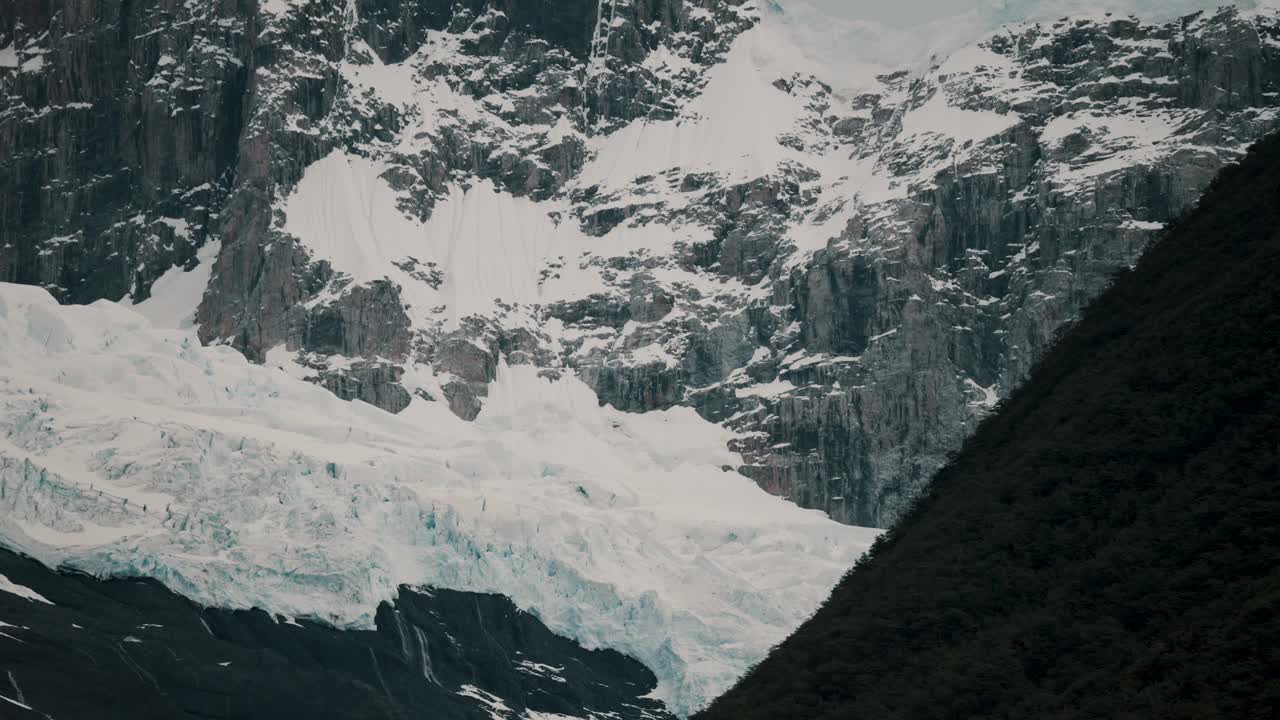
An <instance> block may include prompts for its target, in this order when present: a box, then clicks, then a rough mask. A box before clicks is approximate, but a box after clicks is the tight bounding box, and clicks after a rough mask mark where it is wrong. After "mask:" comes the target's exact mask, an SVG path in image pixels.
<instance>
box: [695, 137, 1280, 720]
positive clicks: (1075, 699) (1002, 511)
mask: <svg viewBox="0 0 1280 720" xmlns="http://www.w3.org/2000/svg"><path fill="white" fill-rule="evenodd" d="M1278 561H1280V137H1275V136H1273V137H1271V138H1269V139H1266V140H1264V141H1262V142H1260V143H1259V144H1257V145H1256V146H1255V147H1254V148H1253V149H1252V151H1251V152H1250V154H1249V155H1248V156H1247V157H1246V158H1245V159H1244V160H1243V161H1242V162H1241V164H1240V165H1238V166H1236V167H1232V168H1230V169H1228V170H1226V171H1224V172H1223V173H1222V174H1221V175H1220V177H1219V178H1218V179H1217V180H1215V181H1214V183H1213V184H1212V186H1211V187H1210V189H1209V191H1208V192H1207V194H1206V195H1205V197H1204V198H1203V200H1202V201H1201V203H1200V205H1199V207H1198V209H1196V210H1195V211H1194V212H1191V213H1190V214H1188V215H1187V216H1185V217H1183V218H1182V219H1180V220H1179V221H1178V222H1176V223H1175V224H1174V225H1173V226H1171V227H1170V228H1169V230H1168V231H1167V232H1166V233H1165V235H1164V237H1163V238H1162V239H1161V240H1160V241H1159V242H1158V243H1157V244H1156V245H1155V246H1154V247H1153V248H1152V249H1151V250H1150V251H1149V252H1148V253H1147V255H1146V256H1145V257H1144V258H1143V259H1142V261H1141V262H1140V263H1139V264H1138V266H1137V267H1136V268H1135V269H1134V270H1132V271H1125V272H1122V273H1121V274H1120V275H1119V276H1118V277H1117V278H1116V281H1115V283H1114V285H1113V286H1112V287H1111V289H1110V290H1108V291H1107V292H1106V293H1105V294H1104V295H1103V296H1102V297H1101V298H1099V299H1098V300H1097V301H1096V302H1095V303H1093V305H1092V306H1090V307H1089V309H1088V310H1087V311H1086V312H1085V313H1084V315H1083V317H1082V318H1081V320H1080V321H1079V322H1078V323H1077V324H1076V325H1075V326H1074V327H1073V328H1072V329H1071V330H1070V331H1069V332H1067V333H1065V334H1064V336H1063V337H1062V338H1061V340H1060V341H1059V343H1058V344H1057V346H1056V348H1055V350H1053V351H1052V352H1051V353H1050V354H1049V355H1048V356H1047V357H1045V358H1044V359H1043V361H1041V362H1040V364H1039V365H1038V367H1037V368H1036V369H1035V370H1034V372H1033V373H1032V375H1031V377H1030V379H1029V381H1028V382H1027V383H1026V385H1025V386H1024V387H1023V388H1022V389H1021V390H1020V391H1018V392H1016V393H1015V394H1014V395H1013V396H1012V397H1010V398H1009V400H1008V401H1007V402H1005V403H1004V404H1003V406H1002V407H1001V408H1000V410H999V412H997V413H996V414H995V415H993V416H992V417H991V418H990V419H988V420H987V421H986V422H985V423H984V424H983V426H982V427H981V428H980V429H979V431H978V432H977V434H976V435H975V436H974V437H973V438H972V439H971V440H970V441H969V442H968V443H967V444H966V445H965V447H964V449H963V451H962V452H961V453H959V455H958V456H957V457H955V458H954V460H953V461H952V462H951V463H950V464H949V465H948V466H947V467H946V468H945V469H944V470H943V471H942V472H941V473H940V474H939V475H938V476H937V478H936V480H935V482H934V484H933V486H932V489H931V491H930V493H929V495H928V496H927V497H926V498H924V499H922V500H921V501H920V502H919V504H918V505H917V506H916V507H915V509H914V510H913V511H912V512H911V513H910V514H909V515H908V516H907V517H906V518H905V519H904V520H903V522H901V523H900V524H899V525H898V526H897V527H896V528H895V529H894V530H892V531H891V532H889V533H888V534H887V535H886V536H885V537H884V538H883V539H882V541H881V542H880V543H878V544H877V546H876V547H875V548H874V549H873V550H872V552H871V553H869V554H868V556H867V557H866V558H864V559H863V560H862V561H861V562H860V563H859V564H858V566H857V567H856V568H854V570H852V571H851V572H850V573H849V574H848V575H847V576H846V577H845V579H844V580H843V581H842V582H841V584H840V585H839V587H837V588H836V590H835V591H834V593H833V595H832V597H831V598H830V599H829V600H828V602H827V604H826V605H825V606H824V607H823V608H822V609H821V610H820V611H819V612H818V613H817V614H816V615H815V616H814V617H813V618H812V619H811V620H810V621H809V622H808V623H806V624H805V625H804V626H803V627H801V628H800V629H799V630H798V631H797V632H796V633H795V634H794V635H793V636H792V637H791V638H790V639H788V640H787V641H786V642H785V643H783V644H782V645H781V646H780V647H778V648H777V649H776V650H775V651H774V652H773V654H771V655H770V656H769V658H768V659H766V660H765V661H764V662H763V663H761V664H760V665H759V666H758V667H757V668H755V669H754V670H753V671H752V672H751V673H750V674H749V675H748V676H747V677H746V678H745V679H744V680H742V681H741V682H740V683H739V685H738V686H737V687H736V688H734V689H733V690H732V691H730V692H729V693H727V694H726V695H725V696H723V697H722V698H720V699H719V700H717V701H716V702H715V703H714V705H713V706H712V707H711V708H710V709H708V710H707V711H705V712H704V713H703V714H702V715H701V716H700V717H701V718H704V719H705V720H720V719H722V718H723V719H733V720H750V719H751V718H770V719H774V720H776V719H779V718H847V717H848V718H853V717H856V718H865V719H867V720H890V719H892V718H1037V719H1040V720H1045V719H1048V718H1135V719H1136V718H1144V719H1145V718H1197V719H1202V718H1233V719H1234V718H1275V717H1280V681H1277V680H1276V677H1277V672H1278V669H1280V562H1278Z"/></svg>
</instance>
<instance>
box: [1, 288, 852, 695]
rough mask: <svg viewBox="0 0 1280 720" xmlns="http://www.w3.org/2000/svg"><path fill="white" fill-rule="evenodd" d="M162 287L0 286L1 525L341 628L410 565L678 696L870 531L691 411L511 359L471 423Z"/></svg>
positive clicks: (825, 576)
mask: <svg viewBox="0 0 1280 720" xmlns="http://www.w3.org/2000/svg"><path fill="white" fill-rule="evenodd" d="M191 272H193V273H194V272H199V269H198V268H197V269H196V270H192V271H191ZM190 282H191V279H185V281H184V279H183V278H181V277H177V278H173V279H172V281H171V282H170V283H167V285H168V286H171V287H172V288H174V290H173V292H174V293H175V296H182V294H183V293H189V289H188V286H189V284H190ZM186 296H187V297H189V294H188V295H186ZM166 302H173V298H166V297H165V296H164V295H163V293H162V294H161V295H159V296H155V297H153V298H152V299H150V300H148V301H146V302H144V303H142V304H140V305H138V306H137V307H129V306H126V305H124V304H115V303H111V302H107V301H99V302H96V303H94V304H92V305H87V306H60V305H58V304H57V303H56V302H55V301H54V299H53V298H52V297H51V296H50V295H49V294H48V293H47V292H46V291H45V290H43V289H40V288H35V287H30V286H20V285H11V284H0V428H3V435H0V536H2V537H3V538H4V542H5V544H6V545H8V546H10V547H12V548H15V549H18V550H21V551H24V552H27V553H28V554H31V555H32V556H34V557H36V558H38V559H40V560H42V561H43V562H46V563H48V564H51V565H52V564H58V563H65V564H68V565H70V566H73V567H76V568H78V569H81V570H84V571H86V572H90V573H94V574H98V575H103V576H108V575H110V576H130V575H143V576H149V577H154V578H156V579H158V580H160V581H162V582H163V583H165V584H166V585H167V586H169V587H170V588H172V589H173V590H175V591H177V592H179V593H182V594H184V595H186V596H188V597H191V598H192V599H194V600H196V601H198V602H201V603H204V604H207V605H214V606H221V607H232V608H247V607H260V608H263V609H266V610H268V611H270V612H273V613H278V614H280V615H284V616H287V617H310V618H315V619H319V620H323V621H327V622H329V623H332V624H334V625H337V626H342V627H347V626H351V627H368V626H369V625H370V624H371V622H372V616H373V613H374V610H375V608H376V606H377V604H378V603H379V602H380V601H383V600H387V599H389V598H391V597H392V596H393V595H394V593H395V592H396V588H397V587H398V586H399V585H401V584H408V585H413V586H432V587H441V588H448V589H455V590H466V591H475V592H492V593H501V594H504V595H507V596H509V597H511V598H512V599H513V601H514V602H516V604H517V605H519V606H520V607H522V608H524V609H527V610H529V611H530V612H533V613H535V614H536V615H537V616H538V617H539V618H540V619H541V620H542V621H543V622H544V623H546V624H547V625H548V626H549V627H550V628H552V629H553V630H555V631H557V632H561V633H563V634H565V635H568V636H570V637H573V638H575V639H576V640H578V641H579V642H581V643H582V644H583V645H585V646H587V647H609V648H613V649H617V650H619V651H621V652H625V653H627V654H630V655H632V656H633V657H636V658H637V659H639V660H641V661H642V662H644V663H645V664H646V665H648V666H649V667H650V668H651V669H652V670H653V671H654V672H655V674H656V675H657V676H658V677H659V680H660V684H659V687H658V689H657V690H656V691H655V694H656V696H658V697H659V698H660V699H662V700H664V701H665V702H667V703H668V705H669V707H671V708H672V710H673V711H675V712H677V713H681V714H687V713H689V712H691V711H693V710H695V709H697V708H699V707H700V706H702V705H703V704H704V703H705V702H706V701H707V700H709V699H710V698H711V697H713V696H715V695H716V694H718V693H719V692H721V691H723V690H724V689H726V688H727V687H728V686H729V685H730V684H731V683H732V682H733V681H734V680H735V679H736V678H737V677H738V676H739V675H740V674H741V673H742V672H743V671H744V670H745V669H746V668H747V667H748V666H749V665H751V664H752V663H754V662H756V661H758V660H759V659H760V658H762V657H764V655H765V654H766V652H767V651H768V649H769V647H770V646H771V645H773V644H775V643H777V642H779V641H780V640H782V639H783V638H784V637H785V636H786V635H787V634H788V633H789V632H790V631H791V630H792V629H793V628H794V627H796V626H797V625H798V624H799V623H800V622H801V621H802V620H803V619H804V618H805V617H807V616H808V615H809V614H810V613H811V612H812V611H813V610H814V609H816V608H817V606H818V605H819V603H820V602H821V601H822V600H823V599H824V598H825V596H826V594H827V592H828V591H829V590H830V588H831V587H832V586H833V585H834V584H835V583H836V581H837V580H838V579H839V578H840V577H841V575H842V574H843V573H844V572H845V570H846V569H847V568H848V567H849V566H850V565H851V564H852V563H853V562H854V561H855V560H856V559H857V558H858V557H859V556H860V555H861V554H862V553H863V552H864V551H865V550H866V548H867V547H868V546H869V545H870V543H871V542H872V541H873V540H874V538H875V536H876V532H875V531H873V530H867V529H861V528H855V527H849V526H844V525H840V524H837V523H835V522H833V521H831V520H829V519H828V518H827V517H826V516H825V515H824V514H822V513H820V512H817V511H809V510H802V509H800V508H798V507H796V506H794V505H792V504H790V503H788V502H786V501H784V500H781V499H779V498H776V497H773V496H770V495H768V494H767V493H765V492H764V491H762V490H760V489H759V488H758V487H757V486H756V485H755V484H754V483H753V482H751V481H750V480H748V479H746V478H744V477H742V476H740V475H738V474H737V473H736V472H733V468H734V467H735V466H736V464H738V463H740V462H741V458H739V457H738V456H736V455H735V454H733V453H731V452H729V451H728V450H726V449H725V447H726V444H727V442H728V440H730V439H731V433H730V431H728V430H725V429H724V428H722V427H719V426H716V425H713V424H711V423H708V422H706V421H704V420H702V419H700V418H699V417H698V416H697V415H696V414H695V413H694V411H693V410H690V409H688V408H676V409H672V410H669V411H665V412H655V413H647V414H642V415H634V414H626V413H622V412H618V411H616V410H613V409H611V408H608V407H601V406H600V404H599V402H598V400H597V398H596V396H595V394H594V393H592V392H591V390H590V389H589V388H588V387H587V386H586V385H584V384H583V383H582V382H581V381H579V380H577V379H576V378H573V377H572V376H568V375H566V376H565V377H555V376H554V375H552V374H548V373H547V372H546V371H541V372H540V371H538V370H537V369H535V368H532V367H528V366H511V367H508V366H506V365H505V364H503V365H502V366H501V367H500V368H499V373H498V379H497V381H496V382H494V383H493V386H492V388H491V394H490V398H489V401H488V403H487V404H486V406H485V410H484V412H483V413H482V414H481V415H480V417H479V418H478V419H477V420H476V421H475V422H474V423H468V422H464V421H462V420H460V419H458V418H457V417H455V416H454V415H453V414H452V413H450V412H449V411H448V409H447V408H445V407H443V406H442V404H440V403H433V402H423V401H420V400H415V401H414V402H413V403H412V404H411V406H410V407H409V408H408V409H406V410H405V411H404V412H403V413H401V414H399V415H391V414H388V413H385V412H383V411H381V410H378V409H376V408H374V407H372V406H369V405H366V404H364V403H361V402H351V403H348V402H343V401H341V400H339V399H337V398H336V397H334V396H333V395H331V394H330V393H328V392H327V391H325V390H323V389H321V388H319V387H316V386H314V385H312V384H310V383H307V382H305V381H303V380H301V379H298V378H297V377H294V376H293V375H291V374H290V373H289V372H288V371H287V369H280V368H275V367H263V366H258V365H254V364H251V363H250V362H248V361H247V360H246V359H245V358H244V357H243V356H242V355H241V354H240V353H239V352H237V351H235V350H234V349H232V348H230V347H227V346H223V345H212V346H208V347H205V346H201V345H200V343H199V342H198V341H197V339H196V336H195V334H194V332H193V331H191V330H190V329H184V328H177V329H171V328H165V327H158V326H156V325H155V324H153V322H152V319H150V318H149V317H148V315H149V314H154V313H148V312H147V310H148V307H149V305H151V304H164V303H166ZM171 317H172V318H173V319H175V320H181V319H182V318H180V317H178V316H177V315H176V314H172V315H171ZM179 324H181V323H179Z"/></svg>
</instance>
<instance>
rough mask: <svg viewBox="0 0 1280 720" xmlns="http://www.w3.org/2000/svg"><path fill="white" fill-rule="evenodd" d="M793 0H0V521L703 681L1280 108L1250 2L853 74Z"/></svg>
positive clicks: (750, 649) (693, 689) (805, 589)
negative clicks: (514, 621)
mask: <svg viewBox="0 0 1280 720" xmlns="http://www.w3.org/2000/svg"><path fill="white" fill-rule="evenodd" d="M789 21H790V18H789V17H788V15H787V9H786V7H785V4H784V5H783V6H779V5H778V4H776V3H771V2H767V3H759V2H755V1H753V0H697V1H696V2H695V1H694V0H552V1H550V2H548V1H547V0H539V1H538V2H533V0H413V1H412V2H406V1H403V0H341V1H339V0H220V1H219V2H214V3H208V2H182V3H178V2H171V1H170V0H83V1H81V2H76V3H61V4H59V3H41V2H19V3H3V4H0V148H3V152H0V369H2V370H3V372H0V428H3V430H4V434H3V435H2V436H0V508H2V510H0V542H2V543H3V544H4V546H5V547H8V548H10V549H13V550H16V551H19V552H21V553H23V554H25V555H27V556H30V557H32V558H35V559H37V560H39V561H40V562H42V563H45V564H47V565H49V566H51V567H69V568H74V569H77V570H79V571H82V572H88V573H91V574H93V575H95V576H102V577H117V576H125V577H150V578H154V579H156V580H158V581H160V582H161V583H162V584H163V585H164V586H165V587H166V588H168V589H169V590H172V591H174V592H177V593H179V594H180V595H182V596H183V597H185V598H187V599H189V600H191V601H192V602H195V603H198V604H199V605H201V606H204V607H214V608H227V609H246V610H247V609H250V608H255V607H257V608H261V609H263V610H264V611H265V612H268V613H271V614H273V615H282V616H288V617H303V618H310V619H312V620H314V621H316V622H323V623H325V624H328V625H330V626H333V627H336V628H344V629H348V630H353V631H356V632H362V631H363V632H372V631H375V630H376V629H377V628H378V627H379V626H378V613H379V608H380V607H383V603H387V602H392V601H395V600H397V598H400V597H401V588H402V586H408V587H410V588H419V589H428V590H432V591H436V590H439V591H444V590H451V591H457V592H468V593H475V594H477V595H490V594H492V595H501V596H504V597H506V598H507V599H509V600H510V602H512V603H513V604H514V605H515V606H517V607H519V608H521V609H522V610H524V611H527V612H529V613H530V614H531V615H533V616H535V617H536V618H537V620H538V621H539V622H541V623H542V624H543V625H545V627H546V628H547V629H548V630H549V631H551V632H554V633H557V634H559V635H561V636H564V637H566V638H569V639H572V640H574V641H576V642H578V643H579V644H580V645H581V646H582V647H584V648H588V649H602V648H609V649H613V650H615V651H618V652H621V653H624V654H626V655H627V656H629V657H632V658H634V659H635V660H637V661H639V662H640V663H642V664H643V665H644V666H645V667H647V668H648V669H649V670H650V671H651V672H653V673H654V675H655V677H656V680H657V686H656V688H655V689H654V691H653V698H655V699H658V700H660V701H662V702H664V703H665V704H666V706H667V708H668V709H669V710H670V711H671V712H673V713H675V714H677V715H687V714H689V713H690V712H692V711H694V710H696V709H697V708H699V707H701V706H703V705H704V704H705V703H706V702H707V701H708V700H709V699H710V698H712V697H714V696H716V695H718V694H720V693H721V692H723V691H724V690H725V689H727V688H728V687H729V686H730V685H731V684H732V683H733V682H734V681H735V680H736V679H737V678H738V677H739V676H740V675H741V673H742V672H743V671H744V670H745V669H746V668H747V667H749V666H750V665H751V664H752V663H755V662H757V661H758V660H759V659H760V658H761V657H763V656H764V655H765V653H766V652H767V650H768V648H770V647H771V646H773V645H775V644H776V643H778V642H779V641H781V640H782V639H783V638H785V637H786V635H787V633H789V632H791V631H792V630H793V629H794V628H795V627H796V626H797V625H799V623H800V622H801V621H802V620H803V619H804V618H806V617H808V616H809V615H810V614H811V613H812V612H813V611H814V610H815V609H816V608H817V607H818V606H819V605H820V603H821V601H822V599H823V598H825V597H826V596H827V594H828V593H829V591H830V588H831V587H832V586H833V585H834V584H835V583H836V582H837V580H838V578H839V577H840V576H841V575H842V573H843V572H844V571H845V570H846V569H847V568H848V567H849V566H850V565H851V564H852V563H853V562H854V561H855V560H856V559H857V558H858V557H859V556H860V555H861V554H862V553H863V552H864V550H865V549H866V548H867V547H868V546H869V545H870V543H871V542H872V540H873V538H874V537H876V535H877V531H875V530H870V529H866V527H884V526H887V525H889V524H891V523H892V522H894V520H895V519H896V518H898V517H900V516H901V514H902V513H903V512H904V510H905V509H906V508H907V507H909V505H910V503H911V502H912V499H913V498H914V497H915V496H917V495H918V494H919V493H920V492H921V491H922V489H923V488H924V487H925V486H926V484H927V481H928V479H929V478H930V477H931V476H932V474H933V472H934V470H936V469H937V468H939V467H941V465H942V464H943V462H944V459H945V457H946V456H947V454H948V453H949V452H951V451H953V450H955V449H956V448H958V447H959V446H960V444H961V442H962V441H963V439H964V438H965V437H966V436H967V435H968V434H969V433H970V432H971V431H972V430H973V428H974V427H975V426H976V424H977V423H978V422H979V421H980V420H981V418H983V417H984V416H986V415H987V414H988V413H989V412H990V410H991V408H992V407H993V406H994V405H995V404H996V403H997V402H998V401H999V399H1000V398H1001V397H1004V396H1006V395H1007V394H1008V393H1009V392H1010V391H1011V390H1012V389H1013V388H1014V387H1016V386H1017V385H1018V384H1019V383H1020V382H1021V380H1022V379H1023V378H1024V377H1025V376H1026V374H1027V372H1028V370H1029V368H1030V367H1031V366H1032V364H1033V362H1034V361H1035V359H1036V358H1037V357H1039V355H1040V354H1041V353H1042V352H1043V351H1044V349H1045V348H1047V347H1048V345H1049V343H1050V341H1051V339H1052V338H1053V337H1054V335H1055V333H1056V332H1057V330H1058V329H1059V328H1060V327H1062V326H1063V324H1064V323H1067V322H1069V321H1070V320H1071V319H1072V318H1073V317H1075V316H1076V314H1077V313H1078V311H1079V309H1080V308H1082V307H1084V306H1085V304H1086V303H1087V302H1088V301H1089V300H1090V299H1092V298H1093V297H1095V296H1096V295H1097V294H1098V293H1100V292H1101V291H1102V289H1103V288H1104V287H1105V286H1106V284H1107V283H1108V281H1109V278H1110V277H1111V276H1112V274H1113V273H1114V272H1115V271H1116V270H1118V269H1121V268H1124V267H1128V266H1129V265H1131V264H1132V263H1133V262H1135V261H1136V259H1137V258H1138V257H1139V256H1140V254H1141V253H1142V251H1143V250H1144V248H1145V247H1146V244H1147V242H1148V241H1149V240H1150V238H1152V237H1154V236H1155V234H1156V233H1157V232H1158V230H1159V228H1160V227H1161V226H1162V224H1164V223H1166V222H1168V221H1170V220H1171V219H1172V218H1174V217H1176V216H1177V214H1178V213H1179V212H1181V211H1182V210H1184V209H1185V208H1187V207H1189V206H1190V205H1191V204H1193V203H1194V202H1195V200H1196V199H1197V198H1198V197H1199V195H1200V193H1201V192H1202V191H1203V189H1204V188H1205V187H1206V185H1207V184H1208V182H1209V180H1210V178H1211V177H1212V176H1213V175H1214V173H1216V172H1217V170H1218V169H1219V168H1221V167H1222V166H1224V165H1225V164H1227V163H1229V162H1231V161H1234V160H1235V159H1237V158H1239V157H1240V155H1241V154H1242V153H1243V152H1244V149H1245V148H1246V147H1247V146H1248V144H1249V143H1251V142H1252V141H1254V140H1255V139H1256V138H1258V137H1261V136H1262V135H1264V134H1265V133H1267V132H1268V131H1270V130H1271V129H1273V128H1274V127H1275V126H1276V122H1277V113H1278V112H1280V111H1278V110H1277V108H1278V107H1280V88H1278V87H1277V82H1278V78H1280V65H1278V62H1280V61H1277V48H1278V47H1280V39H1278V38H1280V14H1278V13H1277V11H1276V10H1274V9H1272V10H1256V11H1243V10H1240V9H1234V8H1227V9H1223V10H1221V11H1217V12H1207V13H1199V14H1196V15H1191V16H1188V17H1185V18H1182V19H1180V20H1178V21H1176V22H1173V23H1168V24H1151V23H1145V22H1142V21H1140V20H1137V19H1133V18H1124V17H1119V16H1105V15H1099V16H1092V17H1083V18H1072V19H1065V20H1061V21H1054V22H1047V23H1040V24H1023V25H1016V26H1010V27H1007V28H1005V29H1002V30H1000V31H998V32H996V33H994V34H992V35H989V36H988V37H986V38H985V39H982V40H981V41H979V42H977V43H974V44H971V45H969V46H967V47H965V48H963V49H961V50H959V51H957V52H955V53H952V54H950V55H948V56H947V57H939V58H934V59H933V60H932V61H930V62H923V63H922V64H921V65H920V66H919V67H915V68H908V69H896V70H885V71H883V72H871V73H866V74H862V75H857V76H856V77H852V78H850V77H847V76H846V75H844V73H843V72H835V74H833V69H832V68H831V67H830V66H828V65H826V64H824V63H823V62H820V61H816V60H815V59H814V52H813V48H811V47H808V46H806V44H805V42H804V41H803V38H799V37H798V36H797V35H796V34H795V33H794V32H792V31H791V30H792V28H793V25H791V24H789ZM836 74H838V75H839V76H840V77H839V81H838V82H837V79H836V77H835V75H836ZM24 286H34V287H24ZM797 506H798V507H797ZM854 525H861V526H866V527H854ZM494 612H495V613H498V612H500V608H497V606H494ZM7 621H8V622H10V623H15V622H19V621H18V620H14V619H8V620H7ZM498 621H499V619H498V618H497V617H495V618H494V622H498ZM23 624H26V623H23ZM32 627H34V625H33V626H32ZM432 642H433V647H434V646H436V645H438V644H439V639H438V638H435V639H433V640H432ZM453 690H454V691H455V692H461V690H460V688H459V687H454V688H453ZM485 692H489V693H493V694H495V695H494V696H495V697H499V698H500V699H502V700H503V701H504V702H506V703H507V706H508V707H510V708H512V710H511V714H512V715H518V714H519V713H518V711H517V710H516V708H519V707H525V705H523V704H522V702H523V701H521V700H520V699H519V698H516V697H512V698H508V697H506V696H504V695H501V694H500V689H497V688H489V689H486V690H485ZM582 692H583V693H584V694H583V696H584V697H585V696H588V694H586V693H585V691H582ZM473 700H474V698H473ZM584 712H585V710H584Z"/></svg>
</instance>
